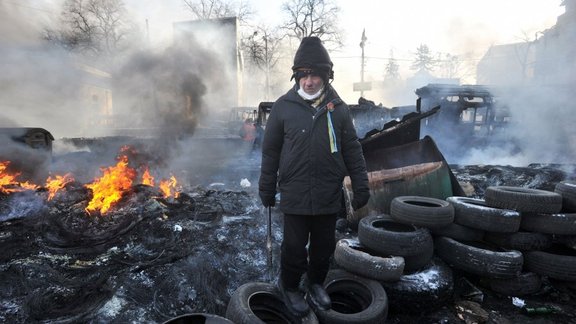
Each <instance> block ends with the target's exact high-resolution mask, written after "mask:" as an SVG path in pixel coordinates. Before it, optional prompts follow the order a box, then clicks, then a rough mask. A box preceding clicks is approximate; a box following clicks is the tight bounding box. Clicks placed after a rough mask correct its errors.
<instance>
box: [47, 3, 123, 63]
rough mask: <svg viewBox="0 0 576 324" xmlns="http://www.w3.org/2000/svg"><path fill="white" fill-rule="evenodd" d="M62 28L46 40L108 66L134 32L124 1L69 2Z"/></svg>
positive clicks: (54, 31)
mask: <svg viewBox="0 0 576 324" xmlns="http://www.w3.org/2000/svg"><path fill="white" fill-rule="evenodd" d="M61 24H62V26H61V29H59V30H52V29H49V30H46V31H45V39H47V40H48V41H51V42H53V43H57V44H59V45H61V46H63V47H64V48H66V49H68V50H70V51H72V52H77V53H80V54H82V55H86V56H92V57H100V58H103V59H104V60H107V61H108V62H110V61H112V60H113V58H114V56H115V55H117V54H118V53H119V52H121V51H122V50H123V49H124V48H125V46H126V44H127V38H128V35H130V31H131V30H132V26H131V24H130V22H129V20H128V18H127V16H126V11H125V8H124V3H123V2H122V0H66V2H65V3H64V9H63V11H62V13H61Z"/></svg>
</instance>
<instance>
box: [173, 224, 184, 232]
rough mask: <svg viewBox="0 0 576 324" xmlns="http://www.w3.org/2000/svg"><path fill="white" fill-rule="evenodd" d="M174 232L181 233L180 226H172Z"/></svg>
mask: <svg viewBox="0 0 576 324" xmlns="http://www.w3.org/2000/svg"><path fill="white" fill-rule="evenodd" d="M174 232H182V226H180V225H178V224H176V225H174Z"/></svg>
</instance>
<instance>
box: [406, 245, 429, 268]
mask: <svg viewBox="0 0 576 324" xmlns="http://www.w3.org/2000/svg"><path fill="white" fill-rule="evenodd" d="M433 256H434V244H430V245H426V246H425V247H424V252H422V253H420V254H416V255H407V256H404V257H403V258H404V273H405V274H408V273H412V272H414V271H418V270H421V269H422V268H424V267H425V266H427V265H428V264H430V261H431V260H432V257H433Z"/></svg>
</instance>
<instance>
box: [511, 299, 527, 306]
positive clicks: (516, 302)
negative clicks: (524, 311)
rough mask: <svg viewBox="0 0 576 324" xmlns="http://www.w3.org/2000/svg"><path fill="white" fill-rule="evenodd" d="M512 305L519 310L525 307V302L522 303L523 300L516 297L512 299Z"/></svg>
mask: <svg viewBox="0 0 576 324" xmlns="http://www.w3.org/2000/svg"><path fill="white" fill-rule="evenodd" d="M512 305H514V306H516V307H519V308H523V307H524V306H526V302H524V299H521V298H518V297H512Z"/></svg>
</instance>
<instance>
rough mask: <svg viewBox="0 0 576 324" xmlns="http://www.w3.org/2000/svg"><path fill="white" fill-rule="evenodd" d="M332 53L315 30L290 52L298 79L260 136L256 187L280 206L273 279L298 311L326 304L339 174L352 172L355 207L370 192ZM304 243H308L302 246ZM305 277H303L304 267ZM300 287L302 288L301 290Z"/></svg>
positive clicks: (340, 182) (277, 104) (341, 176)
mask: <svg viewBox="0 0 576 324" xmlns="http://www.w3.org/2000/svg"><path fill="white" fill-rule="evenodd" d="M332 66H333V64H332V61H331V60H330V56H329V55H328V52H327V51H326V49H325V48H324V46H323V45H322V43H321V41H320V39H319V38H318V37H305V38H304V39H302V42H301V43H300V47H299V48H298V50H297V51H296V54H295V56H294V66H293V67H292V72H293V73H292V79H294V80H295V81H296V83H295V85H294V86H293V87H292V88H291V89H290V90H289V91H288V92H287V93H286V94H284V95H283V96H281V97H280V98H279V99H278V100H276V102H275V103H274V105H273V106H272V110H271V112H270V116H269V119H268V121H267V123H266V129H265V132H264V139H263V142H262V165H261V173H260V180H259V194H260V198H261V200H262V204H263V205H264V206H265V207H272V206H274V205H275V203H276V198H275V197H276V190H277V188H278V191H279V192H280V195H281V196H280V210H281V211H282V212H283V214H284V229H283V237H284V238H283V241H282V246H281V256H280V277H279V279H278V287H279V289H280V291H281V293H282V296H283V298H284V302H285V304H286V306H287V307H288V308H289V309H290V311H291V312H292V313H294V314H295V315H297V316H305V315H306V314H307V313H308V312H309V310H310V308H309V305H308V303H307V302H306V299H305V298H304V297H305V295H304V294H307V296H308V298H307V299H308V300H309V301H310V304H311V305H312V306H313V307H317V308H319V309H323V310H328V309H330V307H331V300H330V296H328V294H327V293H326V291H325V290H324V288H323V283H324V280H325V278H326V275H327V273H328V270H329V266H330V257H331V256H332V254H333V253H334V249H335V246H336V238H335V227H336V218H337V215H338V212H339V211H340V210H341V208H342V199H343V197H342V188H343V180H344V177H345V176H346V175H349V176H350V178H351V180H352V191H353V194H354V198H353V200H352V206H353V208H354V209H358V208H361V207H362V206H364V205H366V203H367V202H368V199H369V198H370V193H369V188H368V175H367V172H366V163H365V161H364V155H363V154H362V146H361V145H360V142H359V141H358V137H357V135H356V130H355V129H354V125H353V123H352V118H351V117H350V112H349V108H348V106H347V105H346V104H345V103H344V102H343V101H342V100H341V99H340V97H339V96H338V94H337V93H336V91H335V90H334V88H332V86H331V84H330V80H332V79H333V71H332ZM307 245H308V248H307ZM304 274H306V276H305V278H306V279H307V280H304V281H303V285H300V284H301V279H303V275H304ZM300 287H302V288H303V289H302V290H301V289H300Z"/></svg>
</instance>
